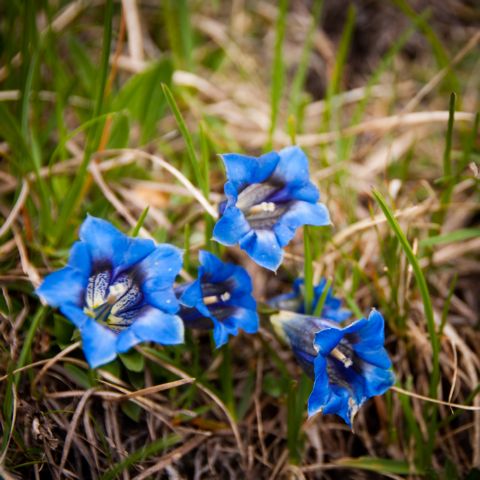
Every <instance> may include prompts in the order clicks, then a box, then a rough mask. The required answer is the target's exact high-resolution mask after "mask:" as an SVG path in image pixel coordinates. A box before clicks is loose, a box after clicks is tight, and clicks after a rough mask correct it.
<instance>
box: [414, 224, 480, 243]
mask: <svg viewBox="0 0 480 480" xmlns="http://www.w3.org/2000/svg"><path fill="white" fill-rule="evenodd" d="M477 237H480V228H460V229H458V230H454V231H453V232H449V233H444V234H442V235H435V236H434V237H428V238H424V239H423V240H421V241H420V247H432V246H434V245H443V244H445V243H454V242H461V241H463V240H469V239H470V238H477Z"/></svg>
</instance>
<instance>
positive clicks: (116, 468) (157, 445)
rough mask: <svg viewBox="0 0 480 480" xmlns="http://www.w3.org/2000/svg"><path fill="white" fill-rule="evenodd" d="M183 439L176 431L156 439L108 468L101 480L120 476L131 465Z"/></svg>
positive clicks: (111, 479) (110, 479) (109, 479)
mask: <svg viewBox="0 0 480 480" xmlns="http://www.w3.org/2000/svg"><path fill="white" fill-rule="evenodd" d="M181 441H182V436H180V435H178V434H176V433H172V434H171V435H169V436H167V437H164V438H160V439H158V440H155V441H154V442H151V443H149V444H147V445H145V446H144V447H142V448H140V449H139V450H136V451H135V452H132V453H131V454H130V455H128V457H126V458H125V459H124V460H122V461H121V462H118V463H116V464H115V465H113V467H111V468H110V469H109V470H107V471H106V472H105V473H104V474H103V475H102V476H101V477H100V480H114V479H115V478H118V476H119V475H120V473H122V472H123V471H125V470H128V469H129V468H130V467H132V466H133V465H135V464H136V463H139V462H141V461H143V460H146V459H147V458H150V457H151V456H153V455H155V454H157V453H159V452H163V451H165V450H167V449H168V448H170V447H173V446H174V445H175V444H177V443H179V442H181Z"/></svg>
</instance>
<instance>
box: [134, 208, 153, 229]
mask: <svg viewBox="0 0 480 480" xmlns="http://www.w3.org/2000/svg"><path fill="white" fill-rule="evenodd" d="M149 209H150V206H148V205H147V206H146V207H145V209H144V210H143V212H142V214H141V215H140V218H139V219H138V222H137V224H136V225H135V228H134V229H133V230H132V237H136V236H137V235H138V232H139V231H140V229H141V228H142V227H143V223H144V222H145V219H146V218H147V215H148V210H149Z"/></svg>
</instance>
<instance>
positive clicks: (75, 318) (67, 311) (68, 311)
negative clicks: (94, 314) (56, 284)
mask: <svg viewBox="0 0 480 480" xmlns="http://www.w3.org/2000/svg"><path fill="white" fill-rule="evenodd" d="M60 311H61V312H62V313H63V315H65V316H66V317H67V318H68V319H69V320H70V321H71V322H72V323H73V324H74V325H75V326H76V327H77V328H78V329H82V328H83V326H84V325H85V322H86V321H87V320H88V319H89V318H90V317H89V316H88V315H85V313H84V312H83V310H82V309H81V308H78V307H77V306H75V305H72V304H68V303H66V304H63V305H61V306H60Z"/></svg>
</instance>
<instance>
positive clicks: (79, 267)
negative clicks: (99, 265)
mask: <svg viewBox="0 0 480 480" xmlns="http://www.w3.org/2000/svg"><path fill="white" fill-rule="evenodd" d="M68 266H69V267H70V268H72V269H74V270H76V271H77V272H79V273H80V274H81V275H82V276H83V277H84V278H86V279H87V280H88V278H89V277H90V275H91V273H92V258H91V256H90V252H89V251H88V246H87V245H86V244H85V243H83V242H75V243H74V244H73V246H72V249H71V250H70V257H69V259H68Z"/></svg>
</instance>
